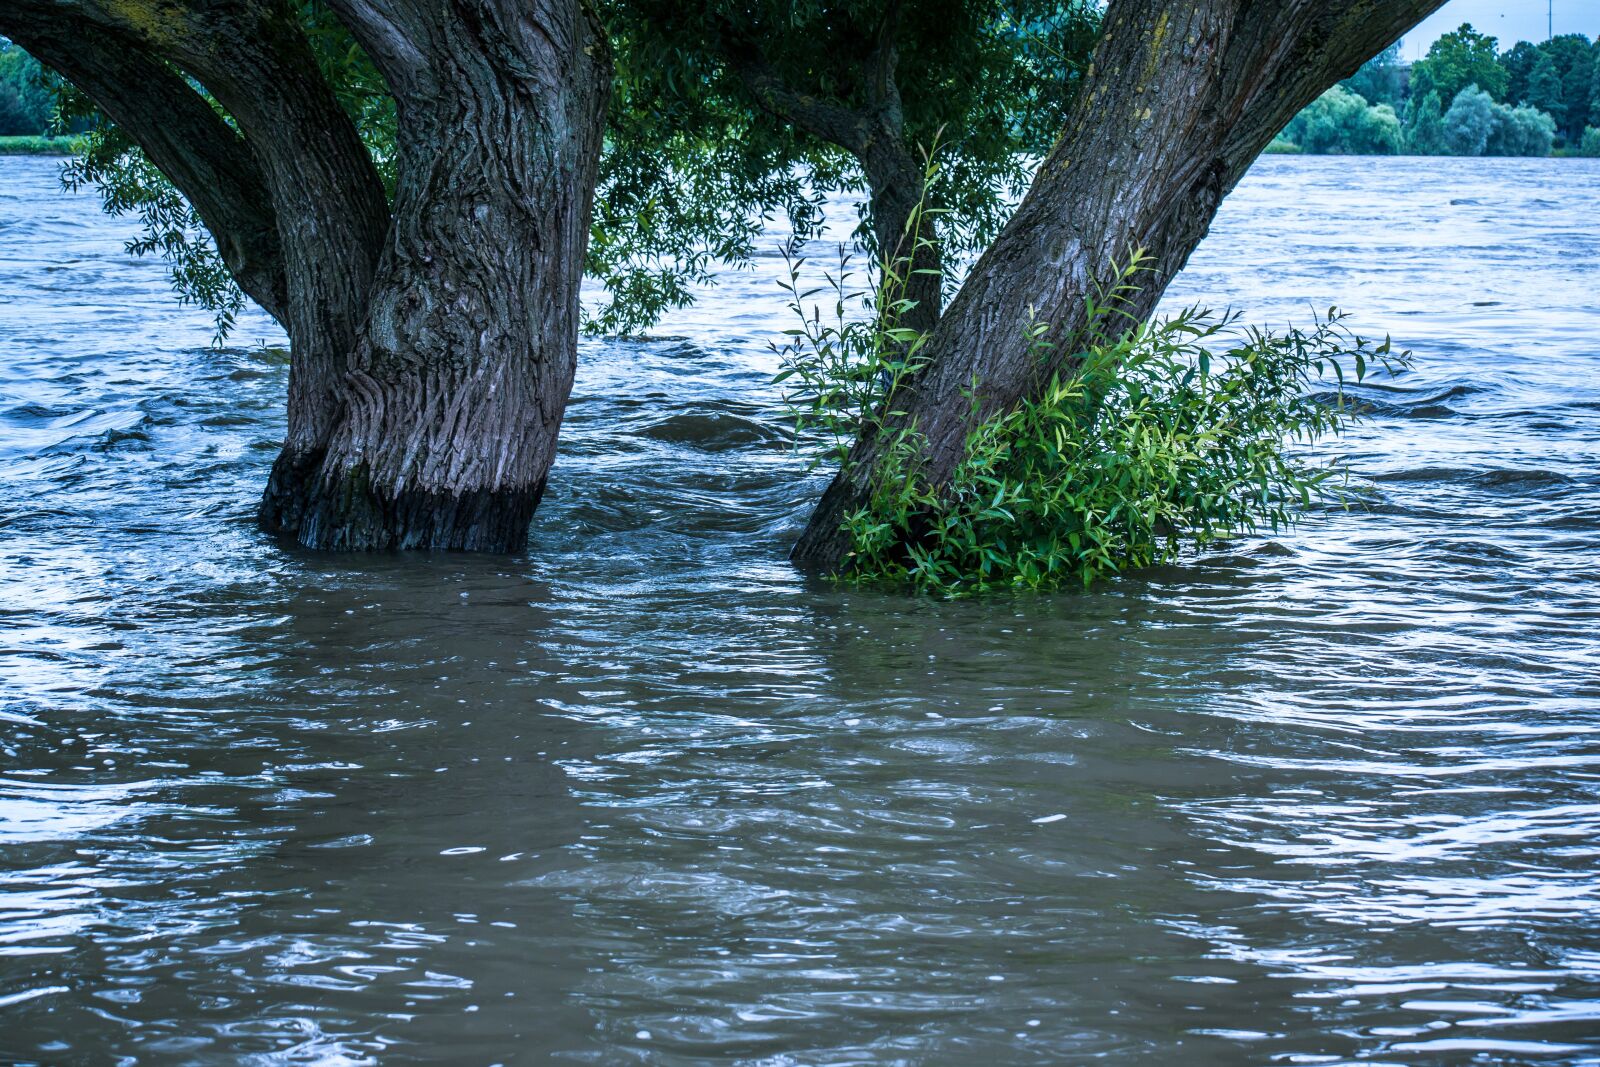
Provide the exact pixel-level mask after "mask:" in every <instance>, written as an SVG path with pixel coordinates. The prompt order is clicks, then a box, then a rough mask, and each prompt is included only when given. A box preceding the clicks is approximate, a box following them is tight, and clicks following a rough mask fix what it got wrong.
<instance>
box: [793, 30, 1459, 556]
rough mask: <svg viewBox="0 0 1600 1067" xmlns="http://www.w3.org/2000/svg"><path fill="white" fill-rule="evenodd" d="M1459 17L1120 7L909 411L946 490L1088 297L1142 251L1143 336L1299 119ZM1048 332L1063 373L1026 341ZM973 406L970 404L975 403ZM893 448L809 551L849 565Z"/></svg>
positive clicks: (818, 531) (855, 463)
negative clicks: (1027, 333) (1259, 163)
mask: <svg viewBox="0 0 1600 1067" xmlns="http://www.w3.org/2000/svg"><path fill="white" fill-rule="evenodd" d="M1442 3H1443V0H1272V2H1263V0H1182V2H1171V0H1112V3H1111V5H1110V7H1109V9H1108V10H1107V12H1106V17H1105V22H1104V27H1103V30H1102V35H1101V40H1100V43H1099V45H1098V46H1097V48H1096V50H1095V54H1094V59H1093V62H1092V63H1091V65H1090V68H1089V72H1088V74H1087V75H1086V77H1085V80H1084V84H1083V87H1082V91H1081V92H1080V93H1079V95H1078V98H1077V102H1076V103H1075V105H1074V107H1073V111H1072V113H1071V115H1070V117H1069V119H1068V122H1067V125H1066V128H1065V130H1064V133H1063V136H1062V138H1061V140H1060V141H1059V142H1058V143H1057V145H1056V147H1055V149H1054V150H1053V151H1052V152H1051V153H1050V154H1049V156H1048V157H1046V159H1045V160H1044V161H1043V163H1042V164H1041V165H1040V168H1039V172H1038V174H1037V175H1036V176H1035V178H1034V182H1033V186H1032V188H1031V189H1030V190H1029V192H1028V195H1027V196H1026V197H1025V198H1024V199H1023V201H1022V204H1021V205H1020V206H1019V207H1018V209H1017V212H1016V214H1015V215H1014V216H1013V217H1012V219H1011V220H1010V222H1009V223H1008V224H1007V225H1006V226H1005V228H1004V229H1003V230H1002V231H1001V233H1000V235H999V237H998V238H997V239H996V240H995V242H994V244H993V245H992V246H990V248H989V249H988V250H987V251H986V252H985V253H984V254H983V256H982V257H981V258H980V259H979V261H978V262H977V264H976V265H975V266H974V267H973V269H972V272H971V273H970V274H969V275H968V277H967V280H966V282H965V284H964V285H963V286H962V288H961V291H960V292H959V293H958V294H957V296H956V298H955V299H954V300H953V301H952V302H951V305H950V307H949V309H948V310H947V311H946V312H945V313H944V315H943V316H942V317H941V318H940V319H939V324H938V327H937V328H936V329H935V330H934V333H933V336H932V338H931V339H930V341H929V343H928V345H927V347H926V348H925V349H924V354H925V355H926V356H927V358H928V360H929V363H928V365H927V366H926V368H925V369H924V370H923V371H922V372H921V373H920V374H919V375H918V377H917V379H916V380H915V381H914V383H913V384H912V385H911V387H910V388H909V389H908V390H907V392H906V393H905V394H904V395H903V398H902V399H901V401H900V403H899V405H898V406H900V407H903V408H904V410H905V411H906V413H907V414H906V420H907V421H908V422H910V423H912V424H914V425H915V427H916V428H917V430H918V431H920V432H921V433H922V435H923V436H924V437H925V439H926V444H925V448H924V456H923V461H924V462H923V465H922V468H921V472H922V475H923V476H924V477H926V478H928V479H929V480H930V482H931V484H933V485H935V486H937V485H940V484H942V483H943V482H945V481H946V480H948V478H949V476H950V474H951V473H952V472H953V470H954V469H955V467H956V466H957V465H958V464H959V463H960V461H961V459H962V456H963V453H964V449H965V444H966V436H967V433H968V432H969V431H970V430H971V429H972V428H973V426H974V424H975V423H974V420H975V419H976V420H978V421H981V420H983V419H985V418H987V417H989V416H991V415H993V414H995V413H997V412H1000V411H1003V410H1006V409H1008V408H1010V407H1011V406H1014V405H1015V404H1016V403H1017V402H1019V401H1020V400H1022V399H1023V398H1025V397H1027V396H1029V395H1030V394H1031V393H1032V391H1033V390H1035V389H1036V388H1038V387H1039V386H1040V385H1041V384H1042V383H1044V382H1047V381H1048V380H1049V378H1050V376H1051V375H1052V374H1053V373H1055V372H1056V371H1058V370H1060V369H1062V367H1063V366H1064V365H1065V362H1066V360H1067V359H1068V357H1069V356H1070V353H1071V352H1072V351H1073V350H1074V344H1073V343H1074V341H1075V340H1076V339H1077V338H1078V337H1079V335H1080V334H1081V331H1082V330H1083V328H1084V327H1085V325H1086V312H1085V297H1087V296H1089V295H1091V294H1093V292H1094V291H1095V286H1096V283H1097V281H1103V280H1106V279H1108V278H1109V276H1110V273H1111V271H1112V269H1113V268H1114V266H1116V265H1119V264H1121V265H1125V264H1126V263H1127V262H1128V261H1129V259H1130V257H1131V256H1132V255H1133V254H1134V252H1135V251H1137V250H1140V249H1142V250H1144V251H1145V252H1146V253H1147V254H1148V255H1149V256H1150V257H1151V259H1150V261H1149V266H1151V267H1152V268H1153V270H1152V271H1150V272H1148V273H1146V274H1144V275H1143V285H1142V287H1141V288H1140V289H1139V291H1138V292H1137V293H1136V294H1135V295H1134V297H1133V299H1132V302H1131V304H1130V306H1129V307H1128V310H1129V311H1130V312H1132V313H1133V314H1134V315H1136V316H1138V317H1140V318H1143V317H1146V316H1148V315H1149V314H1150V313H1151V312H1152V311H1153V310H1154V309H1155V306H1156V304H1157V302H1158V301H1159V300H1160V298H1161V295H1162V293H1163V292H1164V291H1165V289H1166V286H1167V283H1168V282H1169V281H1170V280H1171V278H1172V276H1173V275H1174V274H1176V273H1177V271H1178V270H1179V269H1180V268H1182V266H1183V264H1184V262H1185V261H1186V260H1187V259H1188V257H1189V254H1190V253H1191V252H1192V251H1193V250H1194V248H1195V246H1196V245H1198V244H1199V243H1200V240H1201V238H1203V237H1204V236H1205V234H1206V231H1207V229H1208V228H1209V226H1210V224H1211V219H1212V217H1213V216H1214V215H1215V214H1216V211H1217V208H1218V206H1219V205H1220V204H1221V202H1222V199H1223V197H1225V196H1226V195H1227V194H1228V192H1229V191H1230V190H1232V188H1233V187H1234V185H1235V183H1237V182H1238V180H1239V179H1240V177H1242V176H1243V175H1244V173H1245V170H1246V169H1247V168H1248V167H1249V166H1250V164H1251V163H1252V162H1253V161H1254V160H1255V158H1256V156H1257V155H1259V154H1260V152H1261V150H1262V149H1263V148H1265V147H1266V145H1267V143H1268V142H1269V141H1271V140H1272V138H1273V137H1274V136H1275V135H1276V134H1277V132H1278V131H1279V130H1281V129H1282V128H1283V127H1284V125H1286V124H1287V123H1288V121H1289V119H1290V118H1292V117H1293V116H1294V114H1295V113H1296V112H1297V111H1299V110H1300V108H1302V107H1304V106H1305V105H1306V104H1308V103H1310V102H1311V101H1312V100H1314V99H1315V98H1316V97H1317V96H1318V95H1319V94H1320V93H1322V92H1323V91H1324V90H1326V89H1327V88H1328V87H1329V86H1331V85H1333V84H1334V83H1335V82H1337V81H1338V80H1339V79H1340V78H1343V77H1347V76H1348V75H1350V74H1351V73H1353V72H1354V71H1355V70H1356V68H1357V67H1359V66H1360V65H1361V64H1362V63H1363V62H1364V61H1366V60H1367V59H1369V58H1370V57H1372V56H1373V55H1376V54H1377V53H1378V52H1379V51H1381V50H1382V49H1383V48H1384V47H1385V46H1387V45H1388V44H1389V43H1391V42H1392V41H1394V40H1395V39H1396V38H1397V37H1399V36H1400V35H1401V34H1402V33H1404V32H1405V31H1406V30H1407V29H1409V28H1410V27H1412V26H1414V25H1415V24H1416V23H1417V22H1419V21H1421V20H1422V19H1423V18H1424V17H1425V16H1426V15H1428V14H1429V13H1430V12H1431V11H1433V10H1435V9H1436V8H1438V7H1440V6H1441V5H1442ZM1030 316H1033V317H1035V318H1036V319H1037V320H1038V321H1042V322H1045V323H1048V324H1049V332H1048V334H1047V335H1046V339H1047V340H1048V341H1050V342H1051V343H1052V344H1053V345H1054V347H1053V349H1052V351H1053V353H1054V355H1053V357H1052V358H1049V359H1045V360H1042V361H1041V360H1039V359H1038V358H1037V357H1036V356H1035V355H1034V354H1033V353H1032V351H1031V350H1030V348H1029V346H1028V344H1027V343H1026V342H1025V340H1024V334H1023V331H1024V327H1025V325H1026V324H1027V322H1028V321H1029V317H1030ZM969 393H970V394H971V395H970V397H969ZM882 445H883V438H882V437H881V436H867V437H865V438H863V439H862V440H860V441H858V442H856V445H855V447H854V448H853V449H852V450H851V454H850V457H849V459H848V460H847V461H846V463H845V464H844V467H843V469H842V470H841V471H840V473H839V475H838V476H837V477H836V478H835V479H834V481H833V483H832V484H831V485H830V486H829V487H828V490H827V492H826V493H825V494H824V495H823V498H822V500H821V502H820V503H819V504H818V507H817V509H816V511H815V512H813V514H812V516H811V520H810V523H809V524H808V526H807V527H806V530H805V532H804V533H803V534H802V535H801V538H800V541H799V543H798V544H797V545H796V546H795V550H794V558H795V559H796V560H797V561H798V562H802V563H805V564H808V565H813V566H819V567H824V568H838V567H840V566H842V565H844V563H845V561H846V558H847V555H848V553H849V550H850V546H849V543H848V539H847V538H846V536H845V535H844V533H843V531H842V530H841V523H842V521H843V519H844V517H845V516H846V515H848V514H850V513H851V512H853V511H854V510H856V509H857V508H859V507H861V506H862V505H863V504H864V503H865V502H866V501H867V500H868V499H869V495H870V493H869V489H870V479H871V476H872V471H873V469H874V466H875V465H876V464H877V463H878V461H879V460H880V459H881V456H882Z"/></svg>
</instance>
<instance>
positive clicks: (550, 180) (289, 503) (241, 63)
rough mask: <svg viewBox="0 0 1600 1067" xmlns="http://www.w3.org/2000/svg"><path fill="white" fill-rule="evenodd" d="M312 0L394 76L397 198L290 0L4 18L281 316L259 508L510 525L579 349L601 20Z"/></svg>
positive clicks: (422, 540) (433, 531)
mask: <svg viewBox="0 0 1600 1067" xmlns="http://www.w3.org/2000/svg"><path fill="white" fill-rule="evenodd" d="M331 6H333V7H334V8H335V9H336V11H337V13H338V15H339V17H340V18H341V20H342V21H344V22H345V24H346V25H347V26H348V27H349V28H350V30H351V31H352V32H353V33H354V34H355V35H356V36H357V37H358V38H359V39H360V40H361V43H362V44H363V46H364V47H365V48H367V50H368V51H369V53H370V55H371V56H372V58H373V59H374V61H375V62H376V63H377V64H378V65H379V67H380V69H381V70H382V71H383V73H384V76H385V78H386V80H387V81H388V83H389V87H390V89H391V91H392V92H393V93H394V95H395V97H396V101H397V104H398V109H399V114H400V130H399V140H400V158H399V161H398V163H399V167H398V170H399V181H398V188H397V190H396V196H395V203H394V205H393V210H392V212H391V210H390V207H389V205H388V204H387V202H386V198H385V194H384V191H383V189H382V187H381V184H380V183H379V181H378V178H377V175H376V172H375V170H374V169H373V166H372V163H371V160H370V158H369V157H368V155H367V153H366V150H365V148H364V147H363V146H362V144H361V141H360V138H359V136H358V135H357V133H356V130H355V128H354V127H353V125H352V124H351V123H350V121H349V119H348V118H347V117H346V116H345V114H344V112H343V111H342V110H341V109H340V108H339V105H338V103H337V101H336V100H335V99H334V96H333V93H332V90H331V88H330V87H329V85H328V84H327V82H326V81H325V80H324V79H323V77H322V75H321V72H320V71H319V69H318V67H317V64H316V61H315V58H314V57H313V55H312V53H311V51H310V48H309V45H308V43H307V41H306V40H305V37H304V34H303V31H302V30H301V28H300V25H299V23H298V20H297V13H296V7H295V5H293V4H291V3H289V2H287V0H239V2H236V3H229V4H214V3H191V4H180V3H173V2H170V0H116V2H111V0H6V3H5V5H4V6H0V32H3V33H7V34H10V35H13V36H16V37H17V38H18V39H19V40H22V41H25V42H31V43H33V44H34V45H35V46H36V47H38V48H39V49H40V52H41V56H40V58H41V59H44V60H45V61H46V62H48V63H50V64H51V65H52V66H55V67H56V68H57V69H58V70H60V71H61V73H62V74H63V75H64V76H66V77H67V78H68V79H69V80H72V81H74V82H75V83H76V84H79V85H80V86H81V87H82V88H84V90H85V91H86V92H88V93H89V94H90V95H91V96H92V97H93V98H94V99H95V100H96V102H97V103H98V104H99V105H100V106H101V107H102V108H103V109H104V110H105V111H106V112H107V113H108V114H109V115H110V116H111V117H112V118H113V120H114V121H117V122H119V123H120V124H122V125H123V126H124V128H125V129H126V130H127V132H128V133H129V134H130V135H132V136H133V138H134V139H135V140H136V141H137V142H139V144H140V145H141V147H143V148H144V149H145V150H146V153H147V155H149V157H150V158H151V161H152V162H153V163H155V165H156V166H157V167H159V168H160V169H161V170H162V172H163V173H164V174H166V175H167V177H168V178H169V179H170V180H172V181H173V182H174V184H175V185H177V186H178V188H179V190H180V191H182V192H183V193H184V194H185V196H187V197H188V198H189V200H190V201H191V203H193V204H194V205H195V207H196V210H197V212H198V213H199V214H200V215H201V218H202V219H203V221H204V222H205V223H206V225H207V228H208V229H210V230H211V232H212V235H213V236H214V237H215V238H216V240H217V244H218V248H219V250H220V251H221V252H222V254H223V258H224V261H225V262H226V263H227V264H228V266H229V268H230V270H231V271H232V272H233V273H234V275H235V277H236V278H237V279H238V280H239V282H240V284H241V287H243V288H244V289H245V291H246V292H247V293H249V294H250V295H251V296H252V297H253V298H255V299H257V300H258V302H260V303H261V304H262V305H263V306H264V307H266V308H267V309H268V310H269V311H270V312H271V313H272V314H274V315H275V316H276V317H277V318H278V319H279V320H280V321H281V322H283V323H284V325H285V327H286V329H287V331H288V333H289V337H290V342H291V346H292V350H293V365H292V371H291V378H290V387H289V398H288V428H287V433H286V436H285V442H284V447H283V451H282V454H281V455H280V456H279V458H278V460H277V462H276V463H275V464H274V467H273V470H272V473H271V476H270V478H269V483H268V486H267V489H266V492H265V494H264V495H263V499H262V505H261V511H260V521H261V525H262V526H263V528H265V529H266V530H268V531H271V532H274V533H279V534H283V535H287V536H291V537H294V538H295V539H297V540H298V541H299V542H300V543H302V544H304V545H307V546H310V547H314V548H327V549H355V550H365V549H386V548H460V549H479V550H488V551H514V550H517V549H520V548H521V547H522V545H523V544H524V543H525V541H526V536H527V528H528V522H529V519H530V518H531V516H532V513H533V510H534V508H535V507H536V506H537V503H538V500H539V496H540V494H541V493H542V492H543V488H544V484H545V479H546V477H547V476H548V473H549V469H550V466H551V463H552V462H553V460H554V455H555V438H556V432H557V430H558V428H559V426H560V423H561V416H562V413H563V411H564V408H565V404H566V399H567V396H568V393H569V392H570V389H571V383H572V375H573V370H574V365H575V361H576V343H577V316H578V285H579V281H580V278H581V271H582V264H583V258H584V252H585V247H586V243H587V235H588V218H589V209H590V201H591V197H592V194H593V188H594V182H595V172H596V166H597V163H598V157H599V150H600V137H601V121H602V118H603V113H604V106H605V100H606V94H607V92H608V90H609V80H610V71H609V54H608V51H607V46H606V42H605V39H604V37H603V35H602V34H601V33H600V31H599V29H598V27H597V25H596V24H595V23H594V21H593V19H592V17H591V16H590V14H589V13H588V11H587V10H586V8H585V7H584V6H583V4H582V2H581V0H533V2H518V0H474V2H465V3H461V4H450V5H443V4H436V3H431V2H428V0H409V2H408V0H384V2H381V3H369V2H365V0H334V2H333V3H332V5H331ZM24 47H28V43H24ZM185 75H186V76H188V77H190V78H193V79H195V80H196V81H198V82H199V83H200V84H201V85H203V86H204V87H205V91H206V92H208V93H209V94H210V95H211V96H213V97H214V98H215V99H216V101H217V102H218V103H219V104H220V105H221V106H222V107H223V108H224V109H225V111H226V112H227V113H228V115H229V116H230V117H231V118H232V119H233V120H234V122H236V123H237V127H238V130H237V132H235V131H234V130H233V129H232V128H230V127H229V125H228V124H227V123H226V122H223V121H222V120H220V119H219V118H217V116H216V114H215V113H214V112H213V111H212V109H211V105H210V104H209V103H207V102H206V101H205V100H204V98H203V97H201V96H200V94H199V93H198V92H196V91H195V90H194V89H193V88H192V87H191V86H190V85H189V84H188V82H187V81H186V80H185V77H184V76H185ZM169 115H170V120H169V119H168V116H169Z"/></svg>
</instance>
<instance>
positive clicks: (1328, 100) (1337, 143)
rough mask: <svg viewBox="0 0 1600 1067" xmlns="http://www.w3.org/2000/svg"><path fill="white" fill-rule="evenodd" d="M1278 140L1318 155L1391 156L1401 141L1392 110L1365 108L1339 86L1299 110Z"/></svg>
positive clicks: (1357, 97) (1358, 97)
mask: <svg viewBox="0 0 1600 1067" xmlns="http://www.w3.org/2000/svg"><path fill="white" fill-rule="evenodd" d="M1281 136H1282V137H1284V138H1285V139H1286V140H1288V141H1290V142H1292V143H1294V144H1297V145H1299V146H1300V148H1301V149H1302V150H1303V151H1306V152H1310V153H1313V154H1319V155H1324V154H1328V155H1393V154H1394V153H1396V152H1398V151H1400V141H1401V137H1400V120H1399V118H1397V117H1396V116H1395V113H1394V108H1392V107H1390V106H1389V105H1388V104H1379V105H1378V106H1377V107H1368V106H1367V102H1366V100H1365V99H1363V98H1362V97H1361V96H1360V95H1358V94H1356V93H1353V92H1351V91H1350V90H1348V89H1346V88H1344V87H1342V86H1338V85H1335V86H1334V87H1333V88H1331V89H1329V90H1328V91H1327V92H1325V93H1323V94H1322V95H1321V96H1319V97H1317V99H1316V100H1314V101H1312V103H1311V104H1310V105H1309V106H1308V107H1306V108H1304V109H1302V110H1301V112H1300V113H1299V114H1298V115H1296V116H1295V117H1294V118H1293V119H1291V120H1290V122H1289V125H1288V126H1287V127H1286V128H1285V129H1284V131H1283V133H1282V135H1281Z"/></svg>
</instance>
